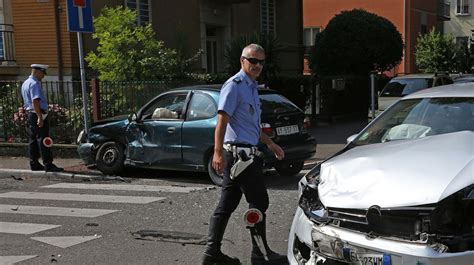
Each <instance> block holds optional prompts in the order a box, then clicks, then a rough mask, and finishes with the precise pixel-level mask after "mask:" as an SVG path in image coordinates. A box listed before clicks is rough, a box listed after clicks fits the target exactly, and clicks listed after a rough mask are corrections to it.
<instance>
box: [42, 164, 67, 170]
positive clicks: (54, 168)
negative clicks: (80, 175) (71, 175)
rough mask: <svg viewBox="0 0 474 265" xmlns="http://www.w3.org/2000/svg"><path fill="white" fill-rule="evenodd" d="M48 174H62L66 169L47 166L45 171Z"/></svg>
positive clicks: (53, 165)
mask: <svg viewBox="0 0 474 265" xmlns="http://www.w3.org/2000/svg"><path fill="white" fill-rule="evenodd" d="M44 170H45V171H46V172H62V171H64V168H62V167H57V166H56V165H55V164H51V165H47V166H46V167H45V169H44Z"/></svg>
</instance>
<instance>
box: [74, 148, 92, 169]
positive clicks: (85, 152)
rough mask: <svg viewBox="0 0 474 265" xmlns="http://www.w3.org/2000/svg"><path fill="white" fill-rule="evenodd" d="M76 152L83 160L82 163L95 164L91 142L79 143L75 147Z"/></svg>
mask: <svg viewBox="0 0 474 265" xmlns="http://www.w3.org/2000/svg"><path fill="white" fill-rule="evenodd" d="M77 152H78V153H79V157H80V158H81V159H82V161H84V164H85V165H86V166H87V165H93V164H95V153H94V144H93V143H81V144H79V146H78V147H77Z"/></svg>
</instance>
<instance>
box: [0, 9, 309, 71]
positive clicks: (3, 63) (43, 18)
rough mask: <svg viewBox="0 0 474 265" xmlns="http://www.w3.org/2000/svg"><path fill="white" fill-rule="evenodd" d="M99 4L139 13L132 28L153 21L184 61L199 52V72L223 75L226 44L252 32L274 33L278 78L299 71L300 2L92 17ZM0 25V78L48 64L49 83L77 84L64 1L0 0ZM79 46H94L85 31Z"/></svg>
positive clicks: (72, 36)
mask: <svg viewBox="0 0 474 265" xmlns="http://www.w3.org/2000/svg"><path fill="white" fill-rule="evenodd" d="M104 6H109V7H112V6H127V7H129V8H131V9H133V10H137V12H138V14H139V15H138V21H137V22H138V23H140V24H145V23H151V25H152V27H153V29H154V30H155V32H156V36H157V38H158V39H160V40H163V41H164V43H165V46H166V47H169V48H174V49H179V50H180V51H182V52H183V53H184V54H185V55H188V56H192V55H195V54H196V53H197V52H198V51H202V53H201V56H200V58H199V60H198V62H197V63H196V64H195V66H194V68H195V70H196V71H199V72H208V73H219V72H223V71H224V70H225V68H226V65H225V60H224V53H225V47H226V45H228V44H229V43H230V41H231V40H232V39H233V38H236V37H238V36H241V35H249V34H253V33H269V34H274V35H275V36H276V37H277V39H278V40H279V41H280V42H281V43H282V44H283V46H284V48H283V50H282V51H281V56H280V68H281V70H282V72H284V73H301V71H302V69H303V63H302V61H303V50H302V39H303V37H302V32H301V28H302V27H303V12H302V8H303V3H302V0H174V1H168V0H153V1H152V0H93V1H92V10H93V16H94V17H96V16H98V15H99V14H100V11H101V9H102V8H103V7H104ZM0 25H1V27H0V31H1V32H2V34H0V35H1V36H2V38H0V43H1V44H0V79H8V78H9V79H22V78H24V77H25V76H27V75H28V74H29V72H30V67H29V65H30V64H32V63H43V64H48V65H50V69H49V71H48V76H47V78H48V79H49V80H71V79H77V78H78V76H79V63H78V61H79V59H78V58H79V55H78V48H77V47H78V43H77V34H76V33H70V32H68V31H67V14H66V0H34V1H33V0H0ZM7 36H8V37H7ZM83 44H84V52H85V53H87V52H89V51H91V50H94V49H95V47H96V45H97V43H96V41H94V40H93V39H92V37H91V34H89V33H84V34H83ZM7 54H9V56H6V55H7ZM86 67H87V64H86Z"/></svg>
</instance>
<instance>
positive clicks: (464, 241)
mask: <svg viewBox="0 0 474 265" xmlns="http://www.w3.org/2000/svg"><path fill="white" fill-rule="evenodd" d="M320 168H321V167H320V165H319V166H317V167H315V168H314V169H313V170H311V171H310V172H309V173H308V174H307V175H306V176H305V177H304V178H303V179H302V180H301V181H300V183H299V185H300V186H299V191H300V199H299V207H298V209H297V211H296V214H295V218H294V220H293V224H292V227H291V232H290V238H289V242H288V257H289V260H290V262H291V264H474V185H473V184H471V185H469V186H468V187H465V188H463V189H461V190H459V191H457V192H455V193H453V194H451V195H450V196H448V197H446V198H444V199H442V200H440V201H439V202H438V203H434V204H424V205H416V206H407V207H386V208H384V207H379V206H377V205H374V206H371V207H369V208H363V209H359V208H336V207H326V206H325V205H324V204H323V203H322V202H321V200H320V196H319V194H318V185H319V184H320V174H319V173H320ZM419 188H420V191H422V189H423V187H419ZM400 196H403V194H401V195H400Z"/></svg>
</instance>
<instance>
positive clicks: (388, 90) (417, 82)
mask: <svg viewBox="0 0 474 265" xmlns="http://www.w3.org/2000/svg"><path fill="white" fill-rule="evenodd" d="M432 85H433V79H431V78H407V79H396V80H391V81H390V82H388V84H387V85H385V87H384V89H383V90H382V92H381V93H380V96H381V97H402V96H405V95H408V94H411V93H413V92H416V91H419V90H422V89H425V88H428V87H431V86H432Z"/></svg>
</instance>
